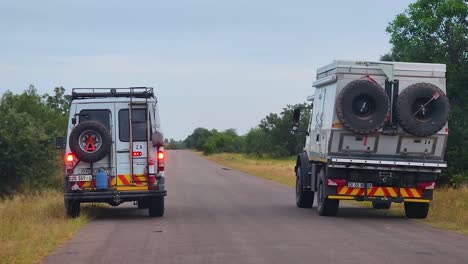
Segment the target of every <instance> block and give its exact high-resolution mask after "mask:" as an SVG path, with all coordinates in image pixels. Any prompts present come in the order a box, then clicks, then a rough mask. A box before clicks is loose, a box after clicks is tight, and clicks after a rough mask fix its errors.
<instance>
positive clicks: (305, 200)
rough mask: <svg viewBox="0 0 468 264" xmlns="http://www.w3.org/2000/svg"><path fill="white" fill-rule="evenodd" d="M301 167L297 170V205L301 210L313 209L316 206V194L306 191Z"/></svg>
mask: <svg viewBox="0 0 468 264" xmlns="http://www.w3.org/2000/svg"><path fill="white" fill-rule="evenodd" d="M302 183H303V182H302V174H301V166H300V165H299V166H297V169H296V205H297V207H299V208H312V205H313V204H314V192H312V191H310V190H304V189H303V184H302Z"/></svg>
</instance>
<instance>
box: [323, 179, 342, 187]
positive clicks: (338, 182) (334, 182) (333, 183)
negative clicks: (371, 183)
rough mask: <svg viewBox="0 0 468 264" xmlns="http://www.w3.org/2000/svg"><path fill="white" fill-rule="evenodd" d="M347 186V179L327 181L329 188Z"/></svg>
mask: <svg viewBox="0 0 468 264" xmlns="http://www.w3.org/2000/svg"><path fill="white" fill-rule="evenodd" d="M345 184H346V180H345V179H330V178H328V179H327V185H328V186H344V185H345Z"/></svg>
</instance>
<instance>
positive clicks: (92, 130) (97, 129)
mask: <svg viewBox="0 0 468 264" xmlns="http://www.w3.org/2000/svg"><path fill="white" fill-rule="evenodd" d="M69 145H70V149H71V151H72V152H73V154H75V156H76V157H77V158H78V159H79V160H81V161H84V162H88V163H92V162H96V161H100V160H102V159H103V158H104V157H105V156H106V155H107V154H108V153H109V151H110V149H111V146H112V137H111V135H110V132H109V130H108V129H107V128H106V127H105V126H104V125H103V124H101V123H100V122H98V121H84V122H80V123H79V124H78V125H76V126H75V127H74V128H73V130H72V131H71V133H70V138H69Z"/></svg>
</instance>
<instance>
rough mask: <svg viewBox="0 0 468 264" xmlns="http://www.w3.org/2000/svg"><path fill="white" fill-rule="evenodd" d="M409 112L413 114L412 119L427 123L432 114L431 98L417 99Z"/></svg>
mask: <svg viewBox="0 0 468 264" xmlns="http://www.w3.org/2000/svg"><path fill="white" fill-rule="evenodd" d="M411 112H412V113H413V116H414V118H416V120H418V121H419V122H427V121H429V120H430V119H431V117H432V114H433V106H432V103H431V98H424V97H422V98H418V99H417V100H416V101H414V103H413V104H412V105H411Z"/></svg>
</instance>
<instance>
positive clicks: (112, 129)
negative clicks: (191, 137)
mask: <svg viewBox="0 0 468 264" xmlns="http://www.w3.org/2000/svg"><path fill="white" fill-rule="evenodd" d="M56 145H57V148H63V147H65V149H66V154H65V163H66V169H65V186H64V187H65V195H64V198H65V209H66V213H67V215H68V216H69V217H76V216H78V215H79V213H80V203H90V202H105V203H108V204H110V205H113V206H117V205H119V204H121V203H123V202H131V201H133V202H136V203H138V207H139V208H142V209H143V208H147V209H148V211H149V215H150V216H153V217H156V216H163V214H164V196H165V195H166V189H165V175H164V158H165V153H164V148H163V134H162V131H161V124H160V119H159V112H158V101H157V99H156V97H155V96H154V92H153V88H148V87H134V88H109V89H107V88H106V89H102V88H101V89H96V88H89V89H88V88H77V89H73V91H72V102H71V105H70V116H69V123H68V132H67V140H66V142H64V139H63V138H57V142H56Z"/></svg>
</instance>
